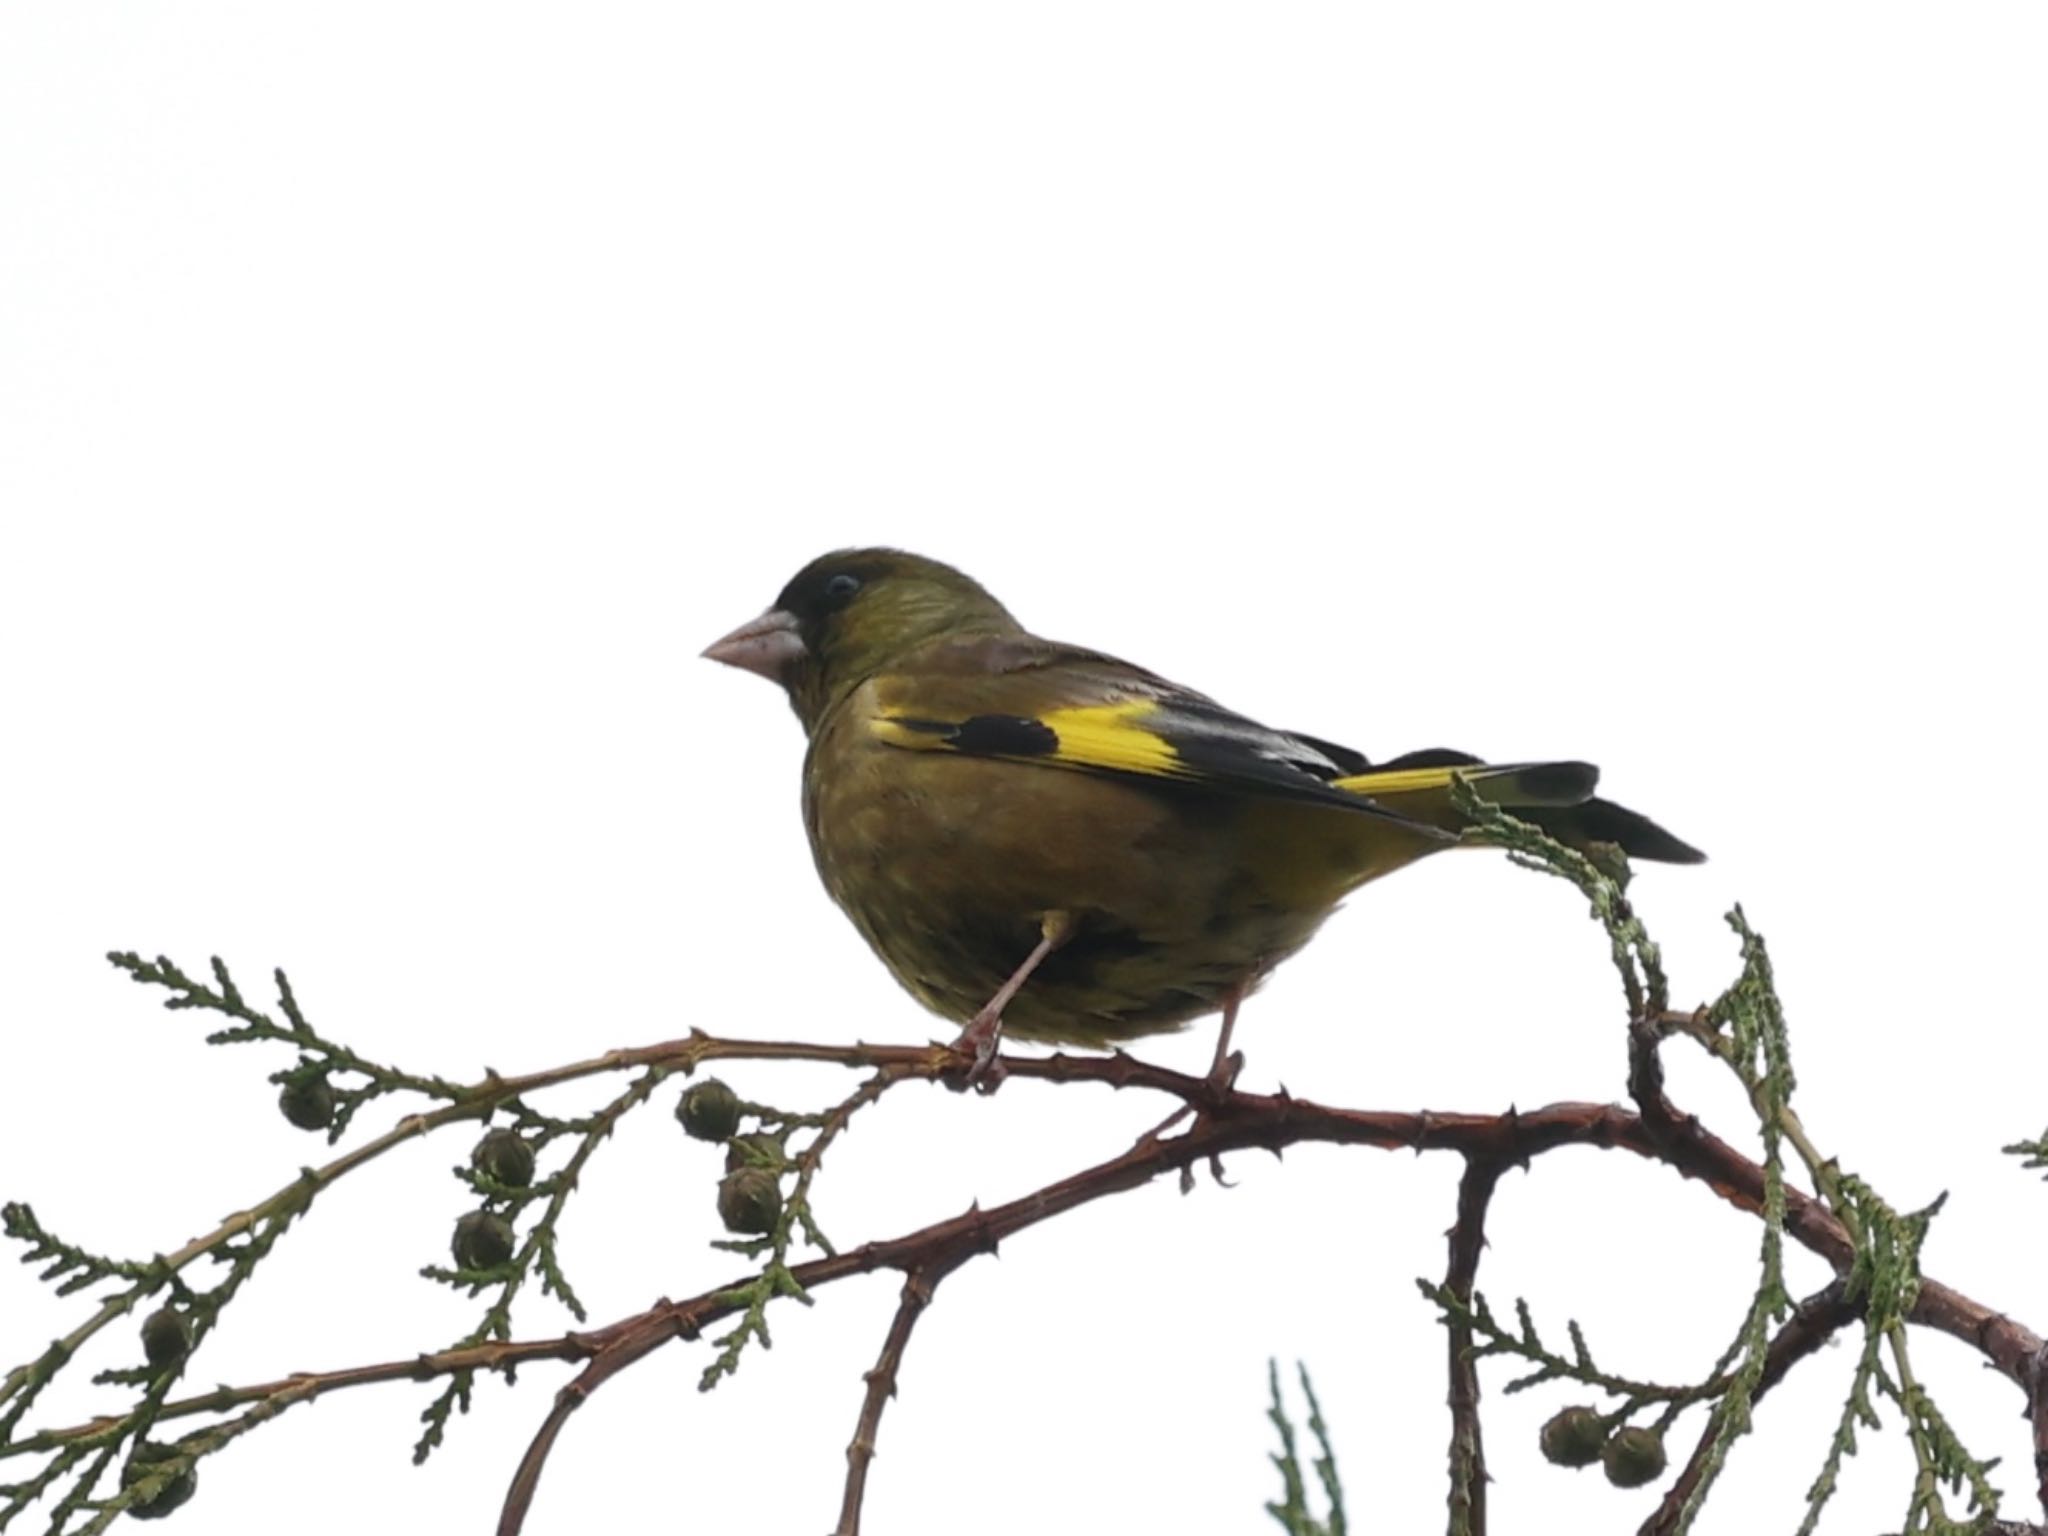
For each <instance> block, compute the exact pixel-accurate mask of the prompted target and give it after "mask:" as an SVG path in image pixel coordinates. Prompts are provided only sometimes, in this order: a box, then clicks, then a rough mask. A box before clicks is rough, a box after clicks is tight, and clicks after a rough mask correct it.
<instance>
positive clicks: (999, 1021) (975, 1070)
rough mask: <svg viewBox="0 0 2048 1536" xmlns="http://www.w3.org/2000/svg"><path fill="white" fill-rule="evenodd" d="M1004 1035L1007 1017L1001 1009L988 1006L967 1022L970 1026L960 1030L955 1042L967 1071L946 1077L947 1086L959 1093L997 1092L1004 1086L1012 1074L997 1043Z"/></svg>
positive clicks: (964, 1069)
mask: <svg viewBox="0 0 2048 1536" xmlns="http://www.w3.org/2000/svg"><path fill="white" fill-rule="evenodd" d="M1002 1038H1003V1016H1002V1014H1001V1013H1000V1012H997V1011H994V1010H991V1009H988V1008H984V1009H982V1010H981V1012H979V1013H977V1014H976V1015H975V1016H974V1017H973V1018H971V1019H969V1020H968V1021H967V1027H966V1028H965V1029H963V1030H961V1031H960V1035H959V1038H958V1039H956V1040H955V1041H954V1042H953V1045H952V1050H953V1054H954V1055H955V1056H958V1057H960V1058H961V1060H962V1062H963V1064H964V1065H963V1070H962V1071H961V1072H960V1074H959V1075H958V1076H957V1077H949V1078H947V1079H946V1086H947V1087H949V1088H951V1089H953V1090H955V1091H956V1092H964V1091H965V1090H967V1089H969V1088H972V1089H973V1090H974V1091H975V1092H976V1093H994V1092H995V1091H996V1089H997V1088H999V1087H1001V1086H1002V1081H1003V1079H1004V1078H1005V1077H1006V1076H1008V1075H1009V1074H1008V1073H1007V1072H1005V1070H1004V1069H1003V1063H1002V1060H1001V1058H1000V1057H998V1056H997V1055H996V1046H997V1045H998V1044H999V1043H1000V1042H1001V1040H1002Z"/></svg>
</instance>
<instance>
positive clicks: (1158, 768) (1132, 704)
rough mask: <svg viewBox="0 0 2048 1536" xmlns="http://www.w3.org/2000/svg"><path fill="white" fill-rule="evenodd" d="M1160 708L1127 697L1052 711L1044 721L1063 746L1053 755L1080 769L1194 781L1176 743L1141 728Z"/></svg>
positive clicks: (1042, 718)
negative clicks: (1119, 701)
mask: <svg viewBox="0 0 2048 1536" xmlns="http://www.w3.org/2000/svg"><path fill="white" fill-rule="evenodd" d="M1158 709H1159V705H1158V704H1157V703H1156V702H1154V701H1153V700H1151V699H1126V700H1125V701H1124V702H1123V703H1121V704H1085V705H1079V706H1076V707H1075V708H1073V709H1054V710H1048V711H1047V712H1046V713H1045V714H1043V715H1041V716H1039V718H1040V719H1041V720H1043V721H1044V722H1045V723H1046V725H1047V726H1049V727H1051V729H1052V732H1053V734H1054V735H1056V736H1057V737H1059V746H1058V748H1057V749H1056V750H1055V751H1054V752H1053V754H1052V755H1053V758H1054V760H1055V761H1057V762H1065V763H1072V764H1073V765H1074V766H1075V767H1077V768H1108V769H1112V770H1114V771H1116V772H1118V773H1150V774H1157V775H1162V776H1164V777H1167V778H1188V777H1192V775H1191V774H1190V773H1189V770H1188V768H1187V765H1186V764H1184V763H1183V762H1182V761H1181V756H1180V753H1179V752H1178V751H1176V750H1175V749H1174V745H1173V743H1172V742H1170V741H1168V740H1167V739H1166V738H1165V737H1164V736H1158V735H1154V734H1153V733H1152V732H1151V731H1148V730H1146V729H1144V728H1143V727H1142V726H1140V725H1139V724H1138V722H1139V721H1140V720H1143V719H1144V718H1145V717H1146V716H1148V715H1152V714H1156V713H1157V712H1158Z"/></svg>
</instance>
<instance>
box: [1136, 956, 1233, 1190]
mask: <svg viewBox="0 0 2048 1536" xmlns="http://www.w3.org/2000/svg"><path fill="white" fill-rule="evenodd" d="M1249 991H1251V983H1249V982H1246V983H1245V984H1244V985H1243V986H1239V987H1233V988H1231V989H1230V991H1228V992H1226V993H1224V994H1223V1027H1222V1028H1221V1029H1220V1030H1218V1031H1217V1032H1216V1055H1215V1057H1214V1058H1213V1059H1212V1060H1211V1061H1210V1063H1209V1075H1208V1076H1207V1077H1206V1078H1204V1079H1203V1080H1202V1097H1203V1098H1204V1099H1206V1100H1207V1103H1198V1102H1197V1101H1196V1100H1195V1099H1193V1098H1190V1099H1188V1100H1187V1102H1186V1103H1184V1104H1182V1105H1181V1107H1180V1108H1179V1109H1176V1110H1175V1111H1174V1112H1173V1113H1172V1114H1170V1115H1168V1116H1167V1117H1166V1118H1165V1119H1164V1120H1162V1121H1160V1122H1159V1123H1158V1124H1157V1125H1155V1126H1153V1127H1152V1129H1151V1130H1149V1131H1147V1132H1146V1133H1145V1134H1144V1135H1143V1136H1140V1137H1139V1138H1138V1139H1139V1140H1140V1141H1141V1142H1144V1141H1157V1140H1158V1139H1159V1138H1160V1137H1161V1136H1164V1135H1165V1134H1166V1133H1167V1132H1168V1131H1170V1130H1172V1129H1173V1128H1174V1127H1175V1126H1176V1125H1179V1124H1180V1123H1181V1121H1183V1120H1185V1119H1187V1118H1188V1117H1189V1116H1190V1115H1206V1114H1207V1113H1209V1111H1210V1110H1211V1109H1213V1108H1215V1107H1217V1106H1218V1105H1220V1104H1222V1102H1223V1100H1224V1098H1225V1096H1226V1095H1228V1094H1229V1092H1230V1090H1231V1087H1232V1086H1233V1085H1234V1084H1235V1083H1236V1082H1237V1074H1238V1073H1240V1072H1242V1071H1243V1070H1244V1053H1243V1052H1242V1051H1237V1052H1233V1051H1232V1050H1231V1049H1230V1032H1231V1031H1232V1030H1233V1029H1235V1028H1236V1027H1237V1010H1238V1008H1239V1007H1240V1006H1242V1004H1243V1003H1244V998H1245V994H1246V993H1247V992H1249ZM1209 1166H1210V1171H1211V1172H1212V1173H1214V1174H1215V1175H1216V1182H1217V1183H1219V1184H1221V1183H1222V1182H1223V1170H1222V1167H1221V1165H1220V1164H1219V1163H1218V1162H1217V1160H1216V1159H1214V1158H1211V1159H1210V1164H1209ZM1192 1187H1193V1180H1192V1176H1191V1175H1190V1174H1189V1173H1188V1171H1187V1170H1186V1169H1185V1168H1183V1169H1182V1170H1181V1193H1182V1194H1186V1193H1187V1191H1188V1190H1189V1189H1190V1188H1192Z"/></svg>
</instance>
